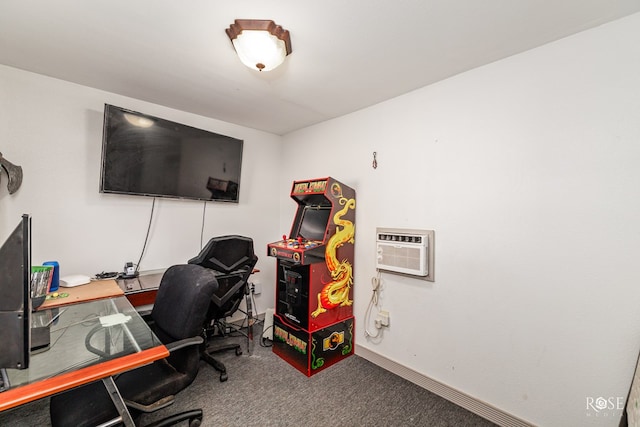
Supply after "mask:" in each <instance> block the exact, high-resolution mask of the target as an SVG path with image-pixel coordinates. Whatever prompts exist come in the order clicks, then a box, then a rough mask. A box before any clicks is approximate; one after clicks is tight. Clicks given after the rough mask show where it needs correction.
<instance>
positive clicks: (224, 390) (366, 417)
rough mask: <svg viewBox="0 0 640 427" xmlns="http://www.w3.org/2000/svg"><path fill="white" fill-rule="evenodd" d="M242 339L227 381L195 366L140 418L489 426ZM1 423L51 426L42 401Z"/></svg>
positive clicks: (403, 384)
mask: <svg viewBox="0 0 640 427" xmlns="http://www.w3.org/2000/svg"><path fill="white" fill-rule="evenodd" d="M260 329H261V328H260ZM238 339H240V338H238ZM241 342H242V344H243V352H244V353H243V354H242V355H241V356H236V355H235V354H234V353H233V352H232V351H231V352H227V353H224V354H221V355H220V357H219V358H220V359H221V360H223V361H224V362H225V364H226V366H227V371H228V374H229V380H228V381H227V382H224V383H221V382H220V381H219V375H218V373H217V372H216V371H215V370H214V369H213V368H211V367H210V366H209V365H207V364H206V363H204V362H201V369H200V372H199V373H198V377H197V378H196V380H195V382H194V383H193V384H192V385H191V386H190V387H189V388H188V389H187V390H185V391H183V392H181V393H180V394H179V395H178V396H177V397H176V402H175V403H174V404H173V405H171V406H170V407H168V408H166V409H163V410H162V411H159V412H158V413H155V414H151V415H145V417H146V418H143V420H142V421H143V422H150V421H152V420H154V419H156V418H159V417H162V416H166V415H168V414H172V413H175V412H179V411H181V410H186V409H192V408H202V409H203V410H204V419H203V424H202V425H203V426H205V427H207V426H211V427H213V426H223V427H235V426H238V427H240V426H241V427H252V426H256V427H267V426H282V427H284V426H296V427H297V426H326V427H329V426H342V427H350V426H353V427H365V426H433V427H445V426H456V427H463V426H473V427H476V426H477V427H483V426H487V427H489V426H494V424H493V423H491V422H489V421H487V420H485V419H483V418H481V417H479V416H477V415H475V414H472V413H470V412H468V411H466V410H465V409H462V408H460V407H458V406H456V405H455V404H453V403H451V402H449V401H447V400H445V399H443V398H440V397H439V396H436V395H434V394H432V393H430V392H428V391H426V390H424V389H422V388H421V387H419V386H417V385H415V384H413V383H411V382H409V381H406V380H404V379H403V378H400V377H398V376H396V375H395V374H392V373H390V372H388V371H386V370H384V369H382V368H380V367H378V366H376V365H374V364H373V363H371V362H369V361H367V360H365V359H363V358H361V357H359V356H357V355H354V356H350V357H348V358H346V359H344V360H342V361H340V362H339V363H337V364H335V365H333V366H331V367H329V368H327V369H325V370H324V371H322V372H319V373H317V374H315V375H313V376H312V377H310V378H307V377H306V376H305V375H303V374H301V373H300V372H299V371H297V370H296V369H294V368H293V367H291V366H290V365H289V364H288V363H287V362H285V361H284V360H282V359H280V358H279V357H278V356H276V355H275V354H273V353H272V351H271V349H270V348H267V347H262V346H260V345H259V339H256V341H254V342H255V344H254V346H253V351H252V354H251V355H250V356H249V355H248V353H247V351H246V350H247V349H246V339H243V340H242V341H241ZM0 397H1V396H0ZM69 410H72V408H69ZM0 426H3V427H10V426H50V423H49V408H48V400H46V399H43V400H41V401H38V402H35V403H32V404H30V405H26V406H23V407H20V408H17V409H14V410H11V411H6V412H4V413H0Z"/></svg>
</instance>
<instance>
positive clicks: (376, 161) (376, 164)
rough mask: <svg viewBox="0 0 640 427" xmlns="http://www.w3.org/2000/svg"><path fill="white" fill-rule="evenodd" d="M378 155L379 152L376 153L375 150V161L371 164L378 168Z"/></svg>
mask: <svg viewBox="0 0 640 427" xmlns="http://www.w3.org/2000/svg"><path fill="white" fill-rule="evenodd" d="M377 155H378V153H376V152H375V151H374V152H373V163H372V164H371V166H373V168H374V169H377V168H378V159H376V156H377Z"/></svg>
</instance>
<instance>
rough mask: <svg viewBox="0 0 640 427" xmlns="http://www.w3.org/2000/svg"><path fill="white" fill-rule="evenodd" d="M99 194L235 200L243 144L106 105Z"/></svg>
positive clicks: (237, 195)
mask: <svg viewBox="0 0 640 427" xmlns="http://www.w3.org/2000/svg"><path fill="white" fill-rule="evenodd" d="M102 135H103V136H102V167H101V173H100V192H102V193H117V194H133V195H142V196H159V197H173V198H181V199H195V200H215V201H224V202H235V203H237V202H238V199H239V190H240V171H241V167H242V147H243V141H242V140H240V139H236V138H232V137H229V136H224V135H220V134H217V133H214V132H209V131H205V130H202V129H197V128H194V127H191V126H187V125H183V124H179V123H176V122H172V121H169V120H165V119H161V118H158V117H154V116H149V115H146V114H141V113H138V112H135V111H131V110H127V109H124V108H121V107H116V106H113V105H109V104H105V108H104V128H103V134H102Z"/></svg>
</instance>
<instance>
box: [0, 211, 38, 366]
mask: <svg viewBox="0 0 640 427" xmlns="http://www.w3.org/2000/svg"><path fill="white" fill-rule="evenodd" d="M30 283H31V218H30V217H29V215H26V214H25V215H22V220H21V221H20V223H19V224H18V226H17V227H16V229H15V230H14V231H13V232H12V233H11V234H10V235H9V237H8V238H7V240H6V241H5V242H4V244H3V245H2V247H0V325H1V326H0V368H3V369H4V368H12V369H26V368H28V367H29V350H30V343H31V325H30V314H31V285H30Z"/></svg>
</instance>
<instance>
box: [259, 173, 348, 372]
mask: <svg viewBox="0 0 640 427" xmlns="http://www.w3.org/2000/svg"><path fill="white" fill-rule="evenodd" d="M291 198H292V199H293V200H294V201H295V202H296V203H297V204H298V209H297V211H296V215H295V218H294V220H293V224H292V226H291V232H290V233H289V236H288V237H287V235H283V236H282V240H280V241H277V242H274V243H270V244H269V245H268V249H267V251H268V255H269V256H272V257H275V258H276V259H277V281H276V306H275V314H274V331H273V352H274V353H276V354H277V355H278V356H280V357H281V358H282V359H284V360H285V361H287V362H288V363H289V364H291V365H292V366H293V367H295V368H296V369H298V370H299V371H300V372H302V373H304V374H305V375H307V376H311V375H313V374H315V373H317V372H320V371H321V370H322V369H325V368H327V367H329V366H331V365H333V364H334V363H337V362H338V361H340V360H342V359H344V358H345V357H348V356H350V355H351V354H353V349H354V347H353V346H354V318H353V307H352V304H353V290H352V285H353V261H354V260H353V258H354V243H355V208H356V196H355V190H354V189H353V188H351V187H349V186H347V185H345V184H343V183H341V182H339V181H337V180H335V179H333V178H330V177H329V178H320V179H312V180H305V181H294V183H293V187H292V189H291Z"/></svg>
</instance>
